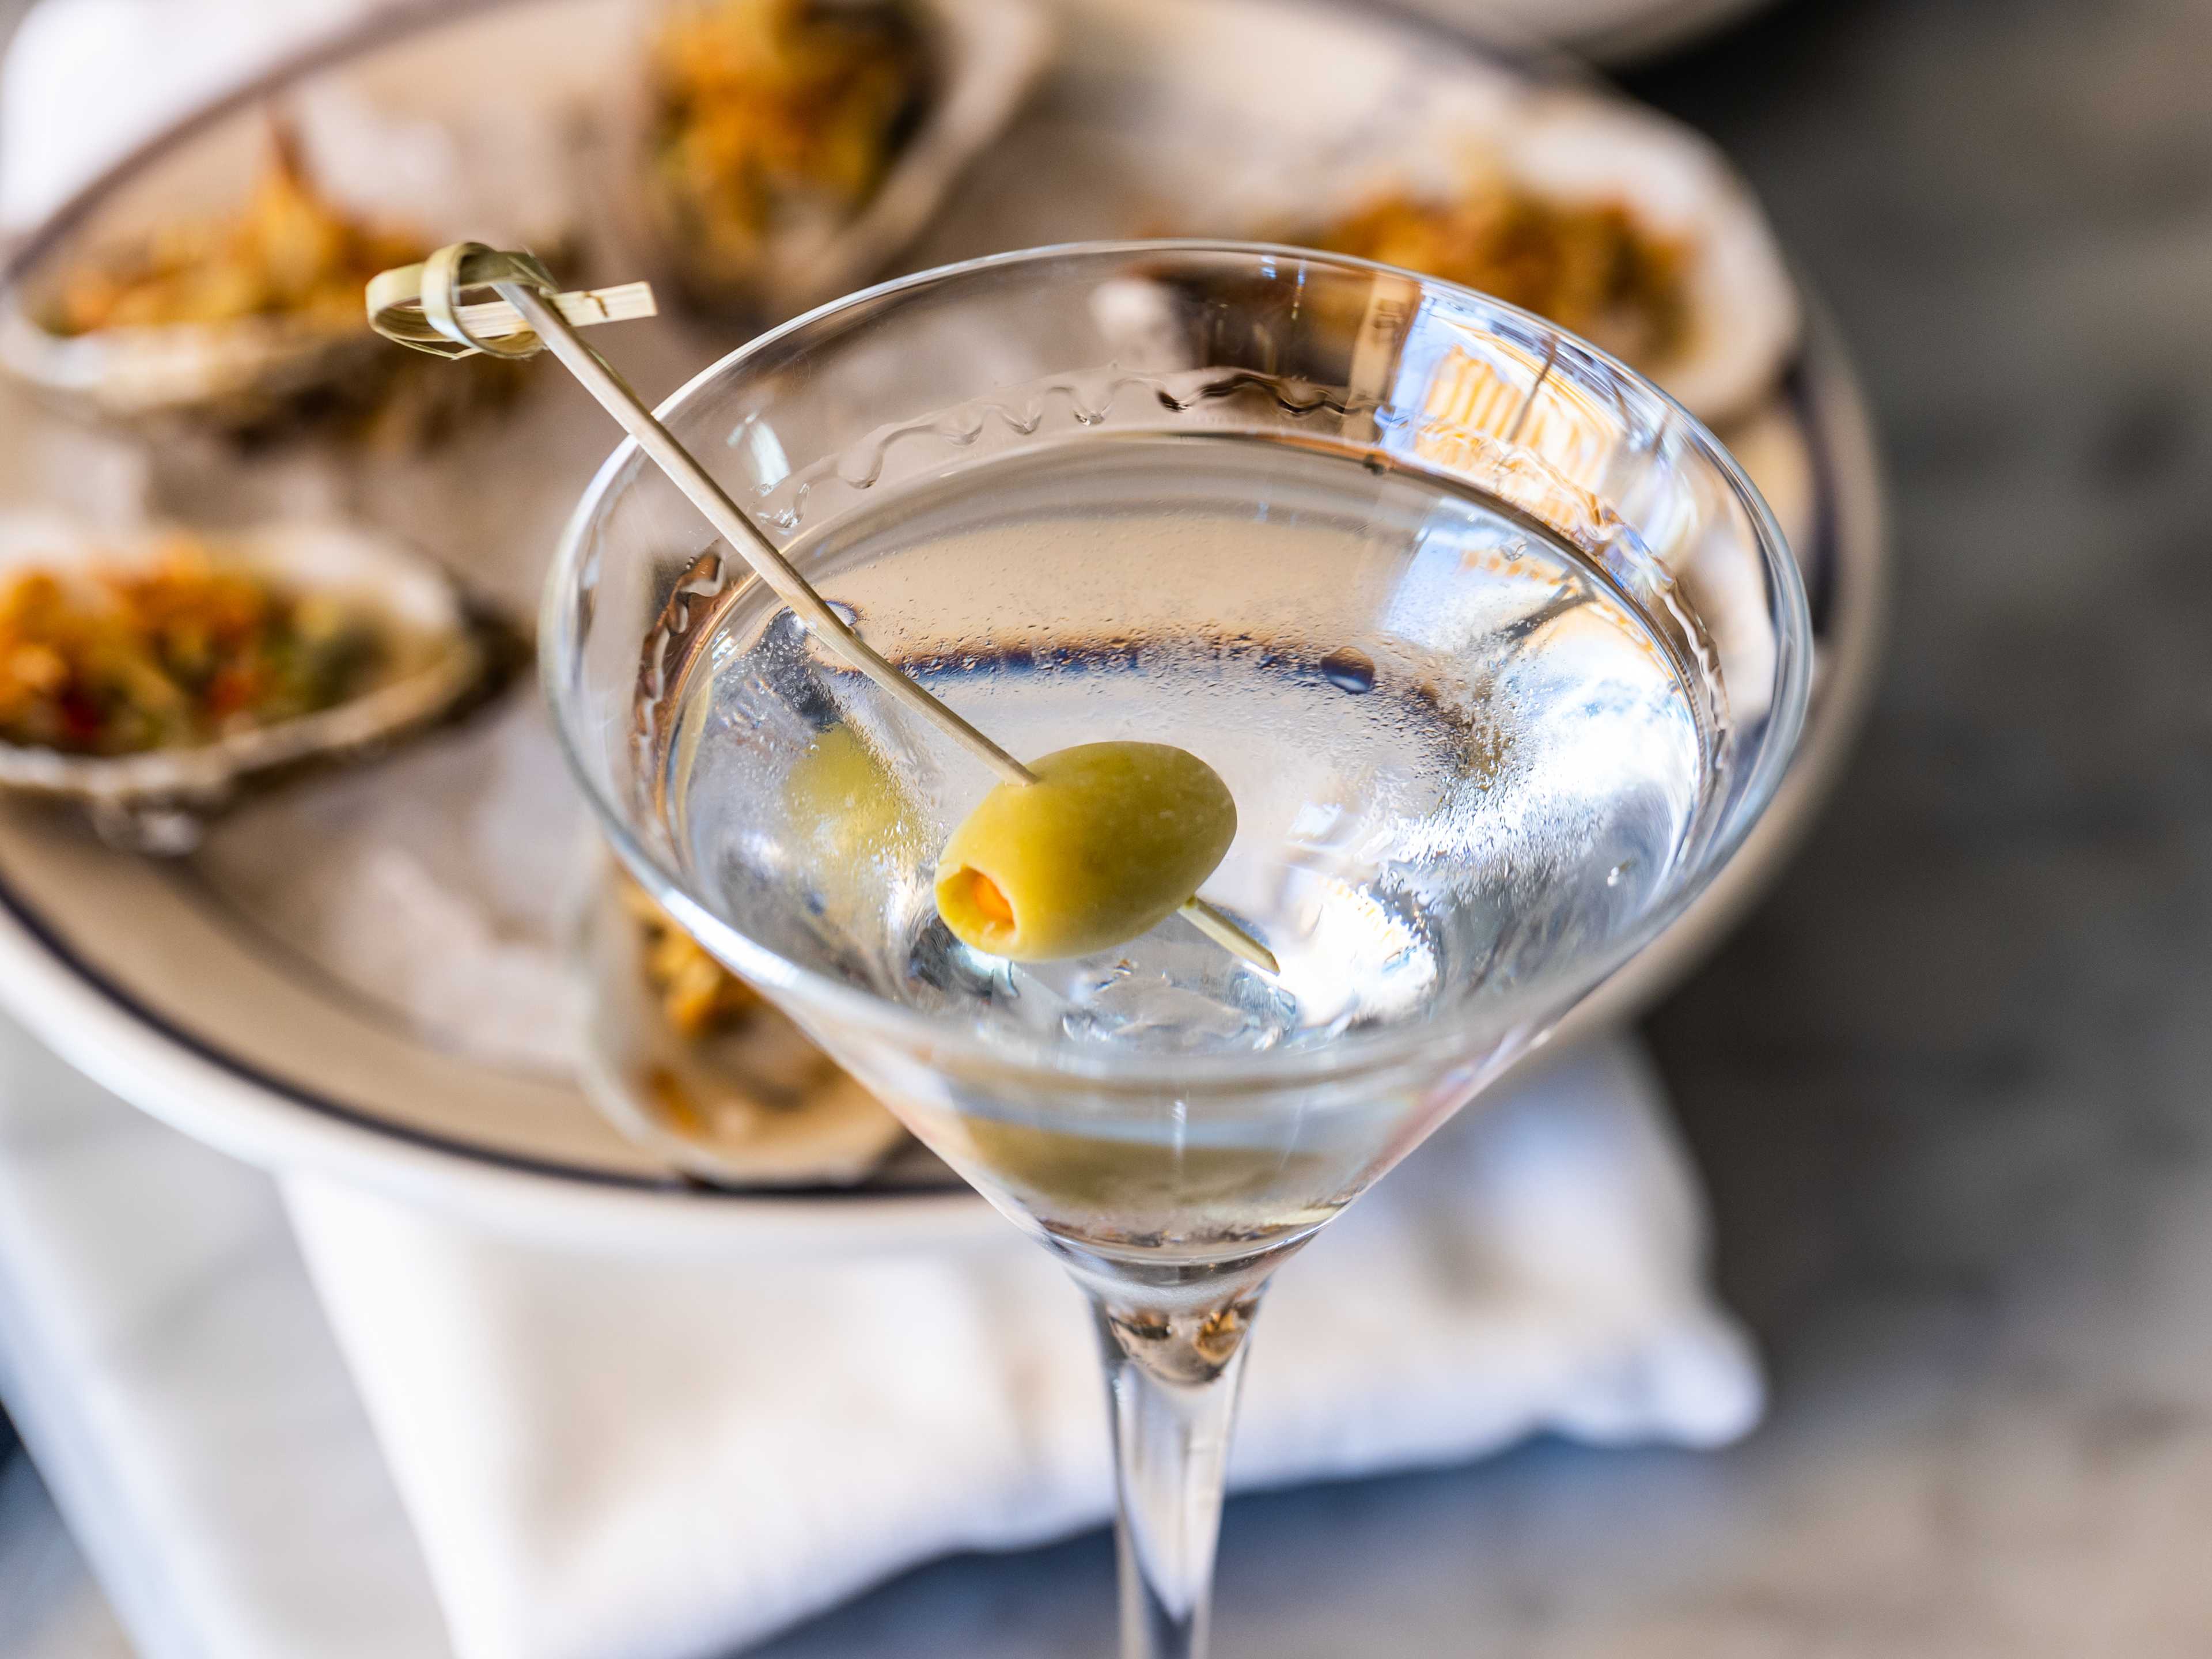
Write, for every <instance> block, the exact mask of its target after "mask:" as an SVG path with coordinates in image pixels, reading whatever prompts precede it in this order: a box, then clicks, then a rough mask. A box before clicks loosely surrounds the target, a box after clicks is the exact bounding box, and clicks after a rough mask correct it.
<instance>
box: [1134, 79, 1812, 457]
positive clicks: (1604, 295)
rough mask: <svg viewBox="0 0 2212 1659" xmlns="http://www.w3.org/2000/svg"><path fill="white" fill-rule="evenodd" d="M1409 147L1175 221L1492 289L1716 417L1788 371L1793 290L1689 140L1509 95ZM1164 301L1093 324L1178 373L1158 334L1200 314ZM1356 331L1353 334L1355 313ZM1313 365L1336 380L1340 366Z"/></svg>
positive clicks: (1742, 199)
mask: <svg viewBox="0 0 2212 1659" xmlns="http://www.w3.org/2000/svg"><path fill="white" fill-rule="evenodd" d="M1398 137H1399V139H1400V140H1401V143H1403V144H1404V146H1405V148H1404V150H1403V153H1402V154H1396V155H1392V156H1390V157H1389V158H1388V159H1387V160H1370V161H1363V162H1360V163H1359V164H1358V165H1356V166H1350V167H1346V168H1345V169H1344V170H1343V171H1342V172H1341V173H1339V174H1338V175H1336V176H1334V177H1320V178H1316V179H1309V180H1304V181H1301V190H1302V191H1303V194H1304V199H1303V200H1299V201H1297V203H1296V204H1294V205H1291V206H1288V207H1287V208H1286V207H1285V204H1284V202H1283V201H1281V200H1279V199H1278V200H1272V201H1255V203H1254V204H1252V206H1251V208H1250V210H1249V212H1248V213H1246V214H1245V215H1243V216H1241V217H1239V216H1237V215H1236V214H1235V213H1234V212H1231V214H1228V215H1216V216H1214V218H1213V222H1206V223H1190V222H1186V223H1182V224H1181V225H1179V226H1177V227H1176V228H1179V229H1181V230H1183V231H1187V232H1192V233H1212V234H1237V235H1243V236H1255V237H1258V238H1260V239H1261V240H1270V241H1279V242H1285V243H1289V244H1291V245H1294V246H1305V247H1315V248H1321V249H1323V250H1327V251H1331V252H1340V253H1347V254H1352V255H1354V256H1357V257H1358V258H1369V259H1374V260H1377V261H1379V262H1380V263H1382V264H1394V265H1400V266H1403V267H1404V268H1406V269H1407V270H1414V271H1418V272H1420V273H1421V274H1423V275H1425V276H1437V277H1441V278H1443V280H1444V281H1446V282H1452V283H1462V284H1464V285H1465V286H1467V287H1469V288H1474V289H1480V290H1481V291H1483V292H1485V293H1488V294H1492V295H1495V296H1496V297H1498V298H1499V299H1502V300H1504V301H1508V302H1510V303H1512V304H1515V305H1518V306H1521V307H1523V308H1524V309H1526V310H1529V311H1534V312H1536V313H1539V314H1541V315H1542V316H1545V317H1547V318H1548V319H1550V320H1552V321H1553V322H1555V323H1557V324H1559V325H1560V326H1561V327H1563V328H1565V329H1567V330H1568V331H1571V332H1572V333H1576V334H1579V335H1581V336H1583V337H1585V338H1587V339H1589V340H1590V341H1591V342H1592V343H1595V344H1596V345H1598V346H1600V347H1601V348H1602V349H1607V350H1609V351H1611V352H1612V353H1613V355H1614V356H1619V357H1620V358H1622V359H1623V360H1624V361H1626V362H1627V363H1628V364H1629V365H1630V366H1631V367H1632V368H1636V369H1638V370H1639V371H1641V372H1642V373H1644V374H1647V375H1649V376H1650V378H1651V379H1652V380H1655V381H1656V382H1657V384H1658V385H1659V386H1661V387H1662V389H1664V390H1665V391H1667V392H1670V393H1671V394H1673V396H1674V398H1677V399H1678V400H1679V401H1680V402H1681V403H1682V404H1684V405H1685V406H1686V408H1688V409H1689V410H1690V411H1691V412H1692V414H1694V415H1696V416H1699V418H1701V419H1703V420H1705V421H1706V422H1715V423H1717V422H1727V421H1729V420H1731V419H1733V418H1735V417H1736V416H1741V415H1742V414H1744V413H1746V412H1747V411H1748V410H1751V409H1753V407H1755V406H1756V405H1757V404H1759V402H1760V400H1761V399H1762V398H1764V397H1765V394H1766V393H1767V392H1768V391H1769V390H1770V389H1771V387H1772V386H1774V384H1775V383H1776V381H1777V380H1778V379H1779V377H1780V375H1781V373H1782V371H1783V369H1784V368H1785V367H1786V366H1787V364H1788V362H1789V360H1790V356H1791V354H1792V353H1793V352H1794V351H1795V349H1796V343H1797V338H1798V331H1799V326H1800V313H1799V307H1798V302H1797V296H1796V287H1795V285H1794V284H1793V283H1792V282H1791V280H1790V273H1789V271H1788V269H1787V268H1786V266H1785V265H1784V263H1783V260H1782V257H1781V254H1780V252H1779V251H1778V248H1777V247H1776V246H1775V244H1774V240H1773V238H1772V236H1771V233H1770V232H1769V230H1768V229H1767V226H1766V222H1765V216H1764V215H1763V214H1762V213H1761V212H1760V210H1759V205H1758V204H1757V203H1756V202H1755V201H1754V200H1753V198H1752V197H1751V194H1750V192H1749V191H1747V189H1746V188H1745V187H1744V185H1742V184H1741V182H1740V181H1739V180H1738V179H1736V177H1735V173H1733V172H1732V171H1731V170H1730V169H1729V166H1728V164H1727V162H1726V161H1723V159H1722V158H1721V156H1720V155H1718V154H1717V153H1716V152H1715V151H1714V150H1713V149H1711V147H1710V146H1709V145H1707V144H1706V143H1705V141H1704V140H1702V139H1700V138H1699V137H1696V136H1695V135H1694V134H1692V133H1690V132H1688V131H1686V130H1684V129H1682V128H1680V127H1679V126H1677V125H1675V124H1674V123H1673V122H1671V121H1668V120H1667V119H1666V118H1663V117H1661V116H1658V115H1656V114H1653V113H1650V112H1646V111H1644V110H1640V109H1638V108H1636V107H1635V106H1632V105H1628V104H1625V103H1621V102H1620V101H1618V100H1607V99H1602V98H1598V97H1595V96H1592V95H1590V94H1587V93H1583V92H1577V91H1571V90H1559V89H1553V88H1538V89H1534V90H1525V89H1517V88H1516V89H1514V90H1512V91H1510V93H1508V94H1505V95H1504V96H1501V97H1500V98H1498V100H1495V106H1494V107H1492V106H1484V107H1483V108H1482V110H1481V112H1480V113H1479V114H1477V113H1472V112H1465V111H1455V112H1449V113H1448V114H1447V115H1444V116H1441V117H1439V118H1437V120H1436V122H1435V123H1434V125H1433V130H1432V131H1431V130H1423V131H1420V132H1419V133H1418V134H1412V133H1400V134H1398ZM1228 219H1235V220H1237V222H1233V223H1232V222H1225V220H1228ZM1173 297H1175V296H1166V295H1156V296H1154V300H1153V301H1152V305H1151V307H1149V308H1147V307H1146V306H1144V305H1141V304H1139V303H1138V296H1137V295H1135V293H1134V292H1133V291H1132V292H1131V293H1128V294H1124V295H1119V296H1117V297H1116V299H1115V306H1116V307H1117V313H1116V315H1115V317H1114V318H1112V319H1102V320H1104V321H1106V322H1107V323H1108V325H1109V327H1110V328H1112V329H1114V330H1115V333H1116V337H1117V340H1119V339H1121V338H1122V337H1127V340H1128V341H1129V343H1131V344H1132V345H1138V346H1143V347H1146V348H1147V349H1148V355H1149V356H1150V357H1151V358H1153V359H1164V360H1166V361H1170V362H1172V361H1174V359H1175V358H1176V356H1177V355H1178V354H1177V353H1176V351H1174V350H1173V349H1167V350H1165V351H1164V350H1163V349H1162V347H1163V345H1164V343H1165V342H1166V341H1167V340H1168V339H1169V338H1170V337H1172V336H1174V335H1176V334H1177V333H1179V332H1184V331H1187V330H1186V326H1185V325H1186V324H1191V323H1196V322H1199V321H1200V320H1202V318H1201V315H1200V313H1197V312H1192V311H1190V309H1189V307H1188V306H1187V305H1186V306H1183V307H1180V308H1179V307H1176V306H1174V305H1170V304H1168V303H1167V302H1168V301H1169V300H1170V299H1171V298H1173ZM1181 297H1182V299H1184V300H1186V301H1188V300H1199V301H1202V300H1203V299H1204V297H1205V296H1203V295H1189V296H1181ZM1178 309H1180V310H1181V311H1182V312H1183V313H1188V314H1187V315H1183V316H1182V317H1180V318H1179V317H1178V315H1177V312H1178ZM1345 320H1346V324H1347V327H1346V329H1345V330H1344V331H1343V332H1344V333H1345V335H1346V337H1351V335H1352V329H1351V327H1350V326H1349V325H1351V324H1353V323H1356V322H1357V320H1358V319H1345ZM1309 368H1310V370H1311V372H1313V373H1314V374H1316V377H1317V378H1326V376H1327V375H1328V374H1330V373H1332V372H1335V373H1341V372H1342V368H1343V366H1342V365H1328V364H1315V365H1310V366H1309Z"/></svg>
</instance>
